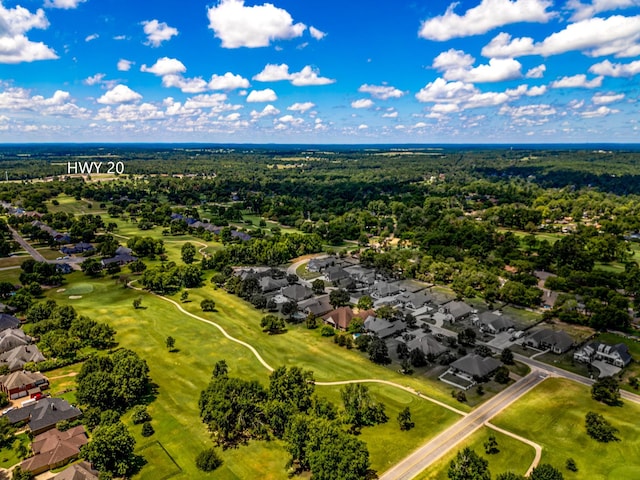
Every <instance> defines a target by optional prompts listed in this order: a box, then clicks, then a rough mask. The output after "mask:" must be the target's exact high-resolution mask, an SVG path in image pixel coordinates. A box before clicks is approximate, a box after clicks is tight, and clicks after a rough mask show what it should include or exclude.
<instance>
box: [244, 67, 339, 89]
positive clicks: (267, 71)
mask: <svg viewBox="0 0 640 480" xmlns="http://www.w3.org/2000/svg"><path fill="white" fill-rule="evenodd" d="M319 73H320V72H319V70H317V69H314V68H312V67H311V66H310V65H307V66H305V67H304V68H303V69H302V70H300V71H299V72H293V73H289V65H287V64H286V63H282V64H280V65H275V64H271V63H268V64H267V65H265V67H264V68H263V69H262V71H261V72H260V73H258V74H257V75H254V77H253V79H254V80H257V81H258V82H279V81H281V80H288V81H290V82H291V84H292V85H295V86H296V87H304V86H311V85H329V84H332V83H335V80H334V79H331V78H326V77H320V76H319Z"/></svg>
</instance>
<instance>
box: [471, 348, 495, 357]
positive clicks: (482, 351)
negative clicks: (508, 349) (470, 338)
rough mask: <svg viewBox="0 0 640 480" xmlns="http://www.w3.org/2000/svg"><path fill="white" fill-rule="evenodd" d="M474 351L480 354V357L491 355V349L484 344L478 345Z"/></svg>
mask: <svg viewBox="0 0 640 480" xmlns="http://www.w3.org/2000/svg"><path fill="white" fill-rule="evenodd" d="M474 353H476V354H477V355H480V356H481V357H490V356H491V355H493V351H492V350H491V349H490V348H489V347H487V346H486V345H478V346H477V347H476V349H475V351H474Z"/></svg>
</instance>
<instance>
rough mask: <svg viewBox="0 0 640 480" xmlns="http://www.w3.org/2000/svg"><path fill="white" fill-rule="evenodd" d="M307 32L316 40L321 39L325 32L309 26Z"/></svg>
mask: <svg viewBox="0 0 640 480" xmlns="http://www.w3.org/2000/svg"><path fill="white" fill-rule="evenodd" d="M309 33H310V34H311V36H312V37H313V38H315V39H316V40H322V39H323V38H324V37H325V36H326V35H327V34H326V33H324V32H322V31H320V30H318V29H317V28H316V27H309Z"/></svg>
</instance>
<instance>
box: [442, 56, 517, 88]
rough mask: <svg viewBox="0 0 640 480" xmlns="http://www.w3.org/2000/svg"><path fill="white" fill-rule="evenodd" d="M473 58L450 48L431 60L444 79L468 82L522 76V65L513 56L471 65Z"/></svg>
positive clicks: (485, 81) (482, 81)
mask: <svg viewBox="0 0 640 480" xmlns="http://www.w3.org/2000/svg"><path fill="white" fill-rule="evenodd" d="M474 62H475V58H473V57H472V56H471V55H469V54H467V53H464V52H463V51H461V50H454V49H450V50H448V51H446V52H442V53H441V54H440V55H438V56H437V57H436V58H435V59H434V60H433V67H434V68H435V69H436V70H440V71H441V72H442V76H443V77H444V79H445V80H460V81H462V82H469V83H488V82H502V81H505V80H513V79H514V78H520V77H522V72H521V68H522V65H521V64H520V62H518V61H517V60H514V59H513V58H491V59H489V64H488V65H478V66H477V67H472V65H473V63H474Z"/></svg>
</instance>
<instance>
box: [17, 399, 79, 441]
mask: <svg viewBox="0 0 640 480" xmlns="http://www.w3.org/2000/svg"><path fill="white" fill-rule="evenodd" d="M80 415H82V412H81V411H80V410H79V409H77V408H76V407H73V406H71V405H69V402H67V401H66V400H64V399H62V398H43V399H41V400H38V401H37V402H36V403H34V404H31V405H27V406H26V407H22V408H17V409H15V410H11V411H10V412H7V414H6V416H7V418H8V419H9V422H10V423H18V422H28V424H29V428H30V429H31V432H32V433H33V434H34V435H38V434H40V433H43V432H46V431H47V430H50V429H52V428H53V427H55V426H56V423H58V422H61V421H63V420H75V419H76V418H78V417H80Z"/></svg>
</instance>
